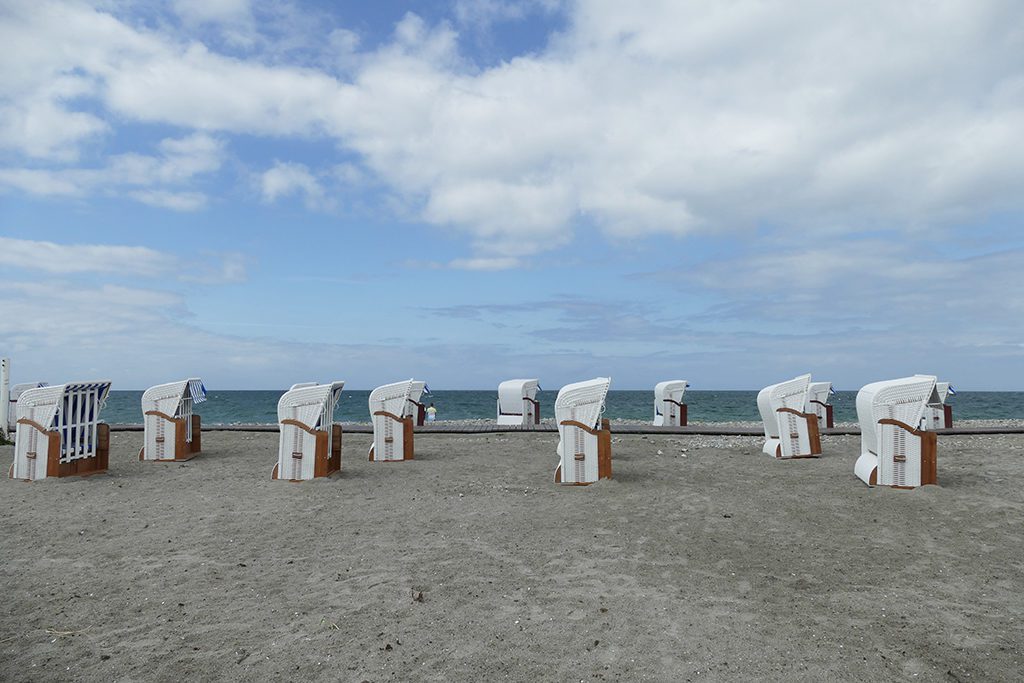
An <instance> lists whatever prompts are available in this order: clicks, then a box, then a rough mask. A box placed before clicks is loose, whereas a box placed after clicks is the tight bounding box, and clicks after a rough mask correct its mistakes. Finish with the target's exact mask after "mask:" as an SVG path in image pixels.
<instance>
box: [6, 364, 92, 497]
mask: <svg viewBox="0 0 1024 683" xmlns="http://www.w3.org/2000/svg"><path fill="white" fill-rule="evenodd" d="M109 394H110V382H107V381H102V382H72V383H68V384H58V385H56V386H52V387H41V388H35V389H27V390H25V391H24V392H22V393H21V395H20V396H19V397H18V419H17V423H16V426H17V432H16V436H15V446H14V464H13V465H12V466H11V471H10V476H11V478H13V479H26V480H37V479H45V478H47V477H70V476H75V475H89V474H96V473H97V472H103V471H105V470H106V469H107V462H108V459H109V455H110V428H109V426H108V425H106V424H104V423H102V422H100V410H101V409H102V408H103V405H104V404H105V403H106V401H107V396H108V395H109Z"/></svg>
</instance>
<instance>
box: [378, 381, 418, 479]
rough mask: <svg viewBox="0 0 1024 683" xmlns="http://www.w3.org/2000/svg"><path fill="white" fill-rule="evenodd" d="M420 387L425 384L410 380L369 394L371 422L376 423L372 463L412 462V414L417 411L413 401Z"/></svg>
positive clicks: (389, 385) (379, 388)
mask: <svg viewBox="0 0 1024 683" xmlns="http://www.w3.org/2000/svg"><path fill="white" fill-rule="evenodd" d="M418 386H419V387H421V386H423V383H422V382H417V381H416V380H413V379H409V380H406V381H404V382H395V383H394V384H385V385H384V386H382V387H377V388H376V389H374V390H373V391H371V392H370V401H369V403H370V418H371V419H372V420H373V445H372V446H370V460H373V461H378V462H395V461H401V460H412V459H413V456H414V453H413V436H412V433H413V432H412V430H413V421H414V418H413V411H414V410H418V408H417V407H416V406H417V403H416V401H413V400H411V399H410V397H411V396H412V394H413V393H414V392H415V391H417V387H418ZM417 398H418V397H417Z"/></svg>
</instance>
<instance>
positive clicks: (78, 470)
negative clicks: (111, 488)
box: [8, 420, 110, 478]
mask: <svg viewBox="0 0 1024 683" xmlns="http://www.w3.org/2000/svg"><path fill="white" fill-rule="evenodd" d="M18 422H19V423H23V424H29V425H31V426H33V427H35V428H36V429H37V430H39V431H40V432H42V435H43V437H44V441H43V443H45V444H46V453H45V454H43V453H40V454H38V455H32V456H31V457H33V458H35V457H40V456H45V457H46V476H47V477H88V476H90V475H93V474H100V473H102V472H106V471H107V467H108V465H109V462H110V425H107V424H104V423H100V424H98V425H96V455H94V456H92V457H91V458H79V459H77V460H72V461H70V462H61V461H60V454H61V442H60V432H56V431H47V430H45V429H43V428H42V427H40V426H39V425H38V424H37V423H35V422H32V421H31V420H19V421H18ZM8 476H9V477H11V478H13V477H14V465H11V469H10V470H9V471H8Z"/></svg>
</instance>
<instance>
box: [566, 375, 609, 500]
mask: <svg viewBox="0 0 1024 683" xmlns="http://www.w3.org/2000/svg"><path fill="white" fill-rule="evenodd" d="M611 383H612V380H611V378H610V377H598V378H596V379H592V380H587V381H586V382H577V383H575V384H567V385H565V386H564V387H562V389H561V390H560V391H559V392H558V397H557V398H556V399H555V421H556V422H557V423H558V448H557V452H558V466H557V467H556V468H555V482H556V483H559V484H576V485H583V484H592V483H594V482H595V481H597V480H598V479H611V476H612V440H611V428H610V427H609V424H608V420H602V419H601V414H602V413H604V401H605V397H606V396H607V395H608V387H610V386H611Z"/></svg>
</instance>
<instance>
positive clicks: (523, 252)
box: [0, 0, 1024, 390]
mask: <svg viewBox="0 0 1024 683" xmlns="http://www.w3.org/2000/svg"><path fill="white" fill-rule="evenodd" d="M0 44H2V45H4V46H5V47H4V60H3V65H2V66H0V273H2V277H0V355H2V356H6V357H9V358H11V360H12V381H14V382H20V381H30V380H31V381H35V380H44V381H49V382H50V383H58V382H64V381H73V380H86V379H110V380H113V381H114V383H115V384H114V388H115V389H118V388H120V389H141V388H145V387H147V386H149V385H151V384H155V383H160V382H166V381H172V380H176V379H180V378H184V377H189V376H200V377H203V378H204V380H205V381H206V384H207V386H208V387H210V388H216V389H273V388H283V387H287V386H289V385H291V384H292V383H295V382H300V381H322V382H326V381H331V380H339V379H340V380H346V381H347V386H349V387H350V388H360V389H368V388H372V387H374V386H377V385H379V384H383V383H386V382H391V381H397V380H400V379H405V378H408V377H416V378H418V379H424V380H426V381H427V382H428V383H429V384H430V386H431V387H432V388H434V389H460V388H465V389H470V388H479V389H490V388H493V387H495V386H496V385H497V383H498V382H499V381H501V380H503V379H507V378H510V377H539V378H540V379H541V383H542V385H543V386H544V387H545V388H557V387H558V386H560V385H561V384H563V383H567V382H571V381H577V380H581V379H587V378H590V377H595V376H611V377H612V380H613V385H612V386H613V388H618V389H647V388H650V387H652V386H653V385H654V383H656V382H657V381H660V380H663V379H677V378H679V379H687V380H689V381H690V382H691V386H692V387H693V388H694V389H755V388H759V387H762V386H765V385H766V384H770V383H774V382H777V381H781V380H783V379H787V378H789V377H792V376H795V375H798V374H803V373H805V372H810V373H812V374H813V375H814V377H815V379H817V380H831V381H832V382H833V383H834V385H835V386H836V387H837V388H839V389H857V388H859V387H860V386H862V385H863V384H865V383H867V382H871V381H876V380H880V379H886V378H891V377H900V376H905V375H910V374H915V373H926V374H934V375H938V376H939V377H940V379H946V380H950V381H952V382H953V383H954V384H955V385H956V386H957V387H958V389H961V390H965V389H966V390H1024V277H1022V275H1021V272H1022V270H1024V230H1022V228H1024V5H1022V4H1021V3H1020V2H1019V1H1018V0H1006V1H999V0H907V1H906V2H898V3H894V2H891V1H890V0H862V1H861V2H857V3H850V2H838V1H837V2H828V1H822V0H787V1H785V2H782V1H772V0H662V1H659V0H649V1H646V2H642V3H623V2H620V1H618V0H592V1H585V0H580V1H578V2H570V1H563V0H524V1H521V2H508V1H506V0H451V1H449V2H443V1H440V0H438V1H429V2H428V1H427V0H419V1H417V0H410V1H407V2H398V1H397V0H378V1H376V2H357V1H354V0H353V1H339V2H299V1H293V2H277V3H271V2H251V1H249V0H173V1H170V2H159V3H158V2H152V3H133V2H124V1H121V0H108V1H105V2H94V3H86V2H66V1H50V0H0Z"/></svg>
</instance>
